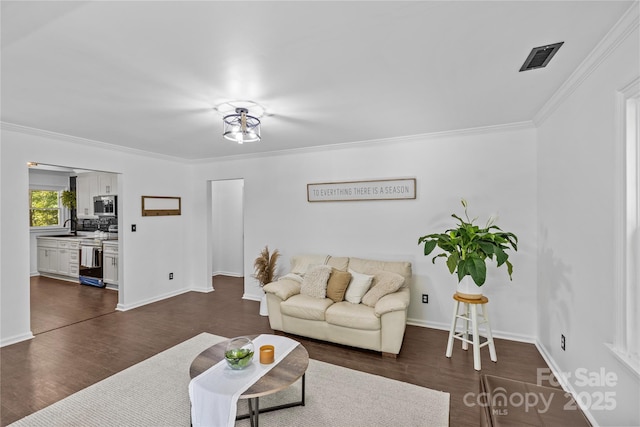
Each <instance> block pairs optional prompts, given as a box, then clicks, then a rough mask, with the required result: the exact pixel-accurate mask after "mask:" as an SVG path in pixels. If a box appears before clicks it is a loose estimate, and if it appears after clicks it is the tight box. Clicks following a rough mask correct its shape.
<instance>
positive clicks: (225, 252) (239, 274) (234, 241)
mask: <svg viewBox="0 0 640 427" xmlns="http://www.w3.org/2000/svg"><path fill="white" fill-rule="evenodd" d="M210 184H211V220H210V229H211V232H210V236H209V239H210V248H211V260H210V262H211V271H210V272H211V276H212V277H213V278H215V277H216V276H229V277H236V278H243V277H244V179H242V178H239V179H226V180H218V181H210ZM238 283H244V281H243V280H238Z"/></svg>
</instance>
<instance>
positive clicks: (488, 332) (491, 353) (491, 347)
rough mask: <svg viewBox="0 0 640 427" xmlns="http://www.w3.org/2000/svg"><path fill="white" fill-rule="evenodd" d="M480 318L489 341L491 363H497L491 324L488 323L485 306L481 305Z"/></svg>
mask: <svg viewBox="0 0 640 427" xmlns="http://www.w3.org/2000/svg"><path fill="white" fill-rule="evenodd" d="M482 317H483V318H484V322H485V323H486V325H487V341H489V344H488V345H489V355H490V356H491V361H492V362H497V361H498V356H497V354H496V346H495V345H494V344H493V335H491V324H490V323H489V315H488V314H487V307H486V304H482Z"/></svg>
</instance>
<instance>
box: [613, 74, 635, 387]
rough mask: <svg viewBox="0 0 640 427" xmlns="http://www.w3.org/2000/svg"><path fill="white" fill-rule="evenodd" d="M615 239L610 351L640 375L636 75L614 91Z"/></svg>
mask: <svg viewBox="0 0 640 427" xmlns="http://www.w3.org/2000/svg"><path fill="white" fill-rule="evenodd" d="M618 100H619V102H618V116H619V129H620V135H619V138H618V141H619V142H620V144H619V147H620V151H619V155H618V159H619V163H618V166H619V168H618V169H619V170H620V171H621V173H620V175H619V184H620V186H619V187H620V192H619V193H618V194H619V195H618V202H619V204H618V205H619V209H620V211H619V212H620V213H619V215H618V221H617V222H618V224H617V230H618V233H617V234H618V236H619V237H618V241H617V243H616V252H617V253H616V261H617V262H618V265H617V268H616V271H617V277H616V279H615V286H616V331H615V338H614V341H613V344H612V345H610V348H611V350H612V351H613V353H614V354H615V355H616V356H617V357H618V359H620V360H621V361H622V362H623V363H624V364H625V365H626V366H628V367H629V368H630V369H631V371H633V372H634V373H635V374H636V375H637V376H639V377H640V342H639V340H638V325H640V314H639V311H640V284H639V282H640V266H639V265H638V259H640V78H636V79H635V80H634V81H633V82H631V83H630V84H629V85H628V86H627V87H626V88H624V89H623V90H621V91H620V93H619V94H618Z"/></svg>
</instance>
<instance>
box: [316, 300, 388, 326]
mask: <svg viewBox="0 0 640 427" xmlns="http://www.w3.org/2000/svg"><path fill="white" fill-rule="evenodd" d="M325 317H326V319H327V323H330V324H332V325H337V326H344V327H345V328H352V329H365V330H369V331H377V330H379V329H380V318H379V317H377V316H376V315H375V314H374V313H373V308H371V307H368V306H366V305H363V304H357V305H356V304H351V303H350V302H347V301H343V302H337V303H335V304H333V305H332V306H331V307H329V308H327V311H326V313H325Z"/></svg>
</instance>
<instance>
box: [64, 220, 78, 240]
mask: <svg viewBox="0 0 640 427" xmlns="http://www.w3.org/2000/svg"><path fill="white" fill-rule="evenodd" d="M68 222H71V224H72V225H73V223H74V222H76V220H75V219H73V218H69V219H67V220H65V221H64V223H63V224H62V228H65V227H66V226H67V223H68ZM73 234H75V235H76V236H77V235H78V231H77V230H73Z"/></svg>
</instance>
